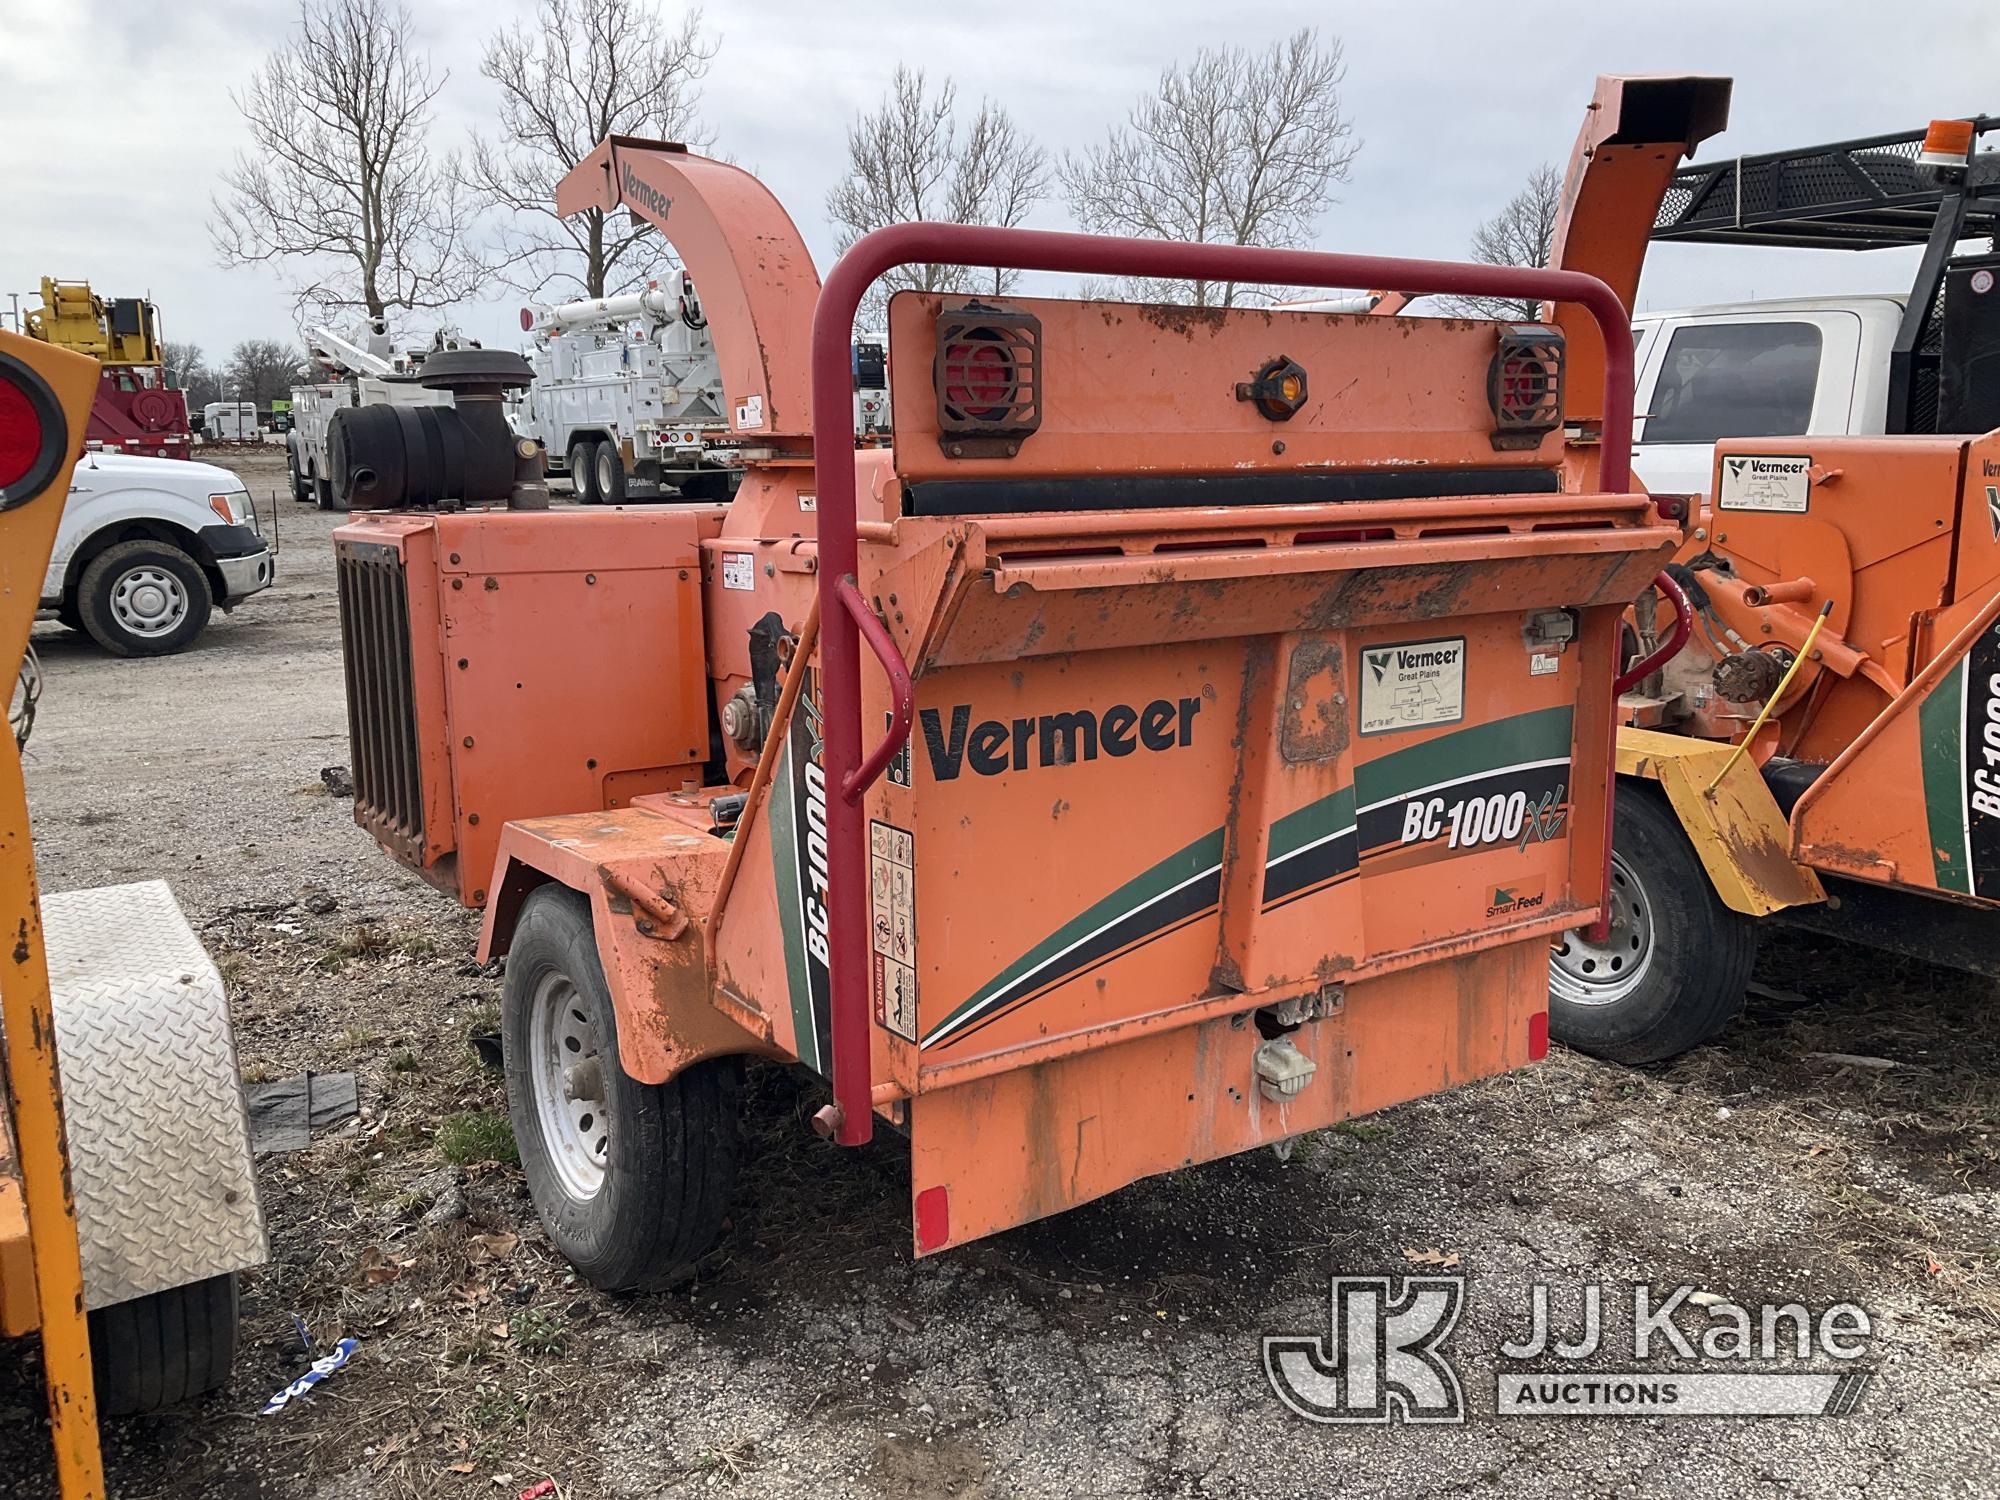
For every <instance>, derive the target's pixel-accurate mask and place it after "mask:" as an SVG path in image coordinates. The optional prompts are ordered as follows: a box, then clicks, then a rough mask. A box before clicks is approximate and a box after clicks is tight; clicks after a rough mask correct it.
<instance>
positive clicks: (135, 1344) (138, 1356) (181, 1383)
mask: <svg viewBox="0 0 2000 1500" xmlns="http://www.w3.org/2000/svg"><path fill="white" fill-rule="evenodd" d="M238 1317H239V1308H238V1303H237V1290H236V1277H235V1276H234V1275H227V1276H211V1277H209V1278H208V1280H206V1281H197V1282H193V1283H191V1284H190V1285H188V1286H176V1287H169V1288H168V1289H167V1290H166V1291H164V1292H154V1293H153V1294H152V1295H150V1296H146V1297H134V1298H133V1299H132V1300H131V1301H130V1302H119V1303H115V1304H113V1305H112V1306H110V1307H100V1308H98V1309H97V1311H96V1312H94V1313H92V1314H91V1315H90V1363H91V1367H92V1368H93V1369H94V1370H95V1371H96V1374H97V1404H98V1407H99V1409H100V1410H102V1411H104V1412H107V1413H109V1414H110V1415H111V1416H114V1417H123V1416H130V1415H132V1414H133V1413H134V1412H144V1411H158V1410H160V1409H161V1408H162V1407H167V1406H173V1405H175V1404H176V1403H177V1402H181V1401H186V1400H189V1399H191V1398H193V1397H195V1396H199V1395H202V1394H203V1393H205V1392H208V1391H212V1390H215V1389H216V1388H217V1387H219V1386H221V1385H223V1384H225V1383H226V1382H227V1381H228V1379H229V1372H230V1370H231V1369H232V1368H233V1367H234V1365H235V1363H236V1325H237V1321H238Z"/></svg>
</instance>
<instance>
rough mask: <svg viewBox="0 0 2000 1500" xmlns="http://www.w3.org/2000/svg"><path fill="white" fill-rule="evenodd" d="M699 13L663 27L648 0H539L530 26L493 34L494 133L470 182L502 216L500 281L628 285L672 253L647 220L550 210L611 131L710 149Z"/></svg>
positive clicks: (485, 63)
mask: <svg viewBox="0 0 2000 1500" xmlns="http://www.w3.org/2000/svg"><path fill="white" fill-rule="evenodd" d="M701 19H702V18H701V11H700V9H699V8H695V9H691V10H689V11H688V12H687V14H686V15H684V16H682V17H681V20H680V24H679V25H677V26H669V25H668V24H667V22H666V21H665V20H664V19H663V18H662V17H661V15H660V13H659V12H658V11H657V10H656V9H655V8H654V7H653V6H652V5H651V4H648V3H645V0H541V6H540V8H539V10H537V12H536V14H535V19H534V21H533V23H532V24H531V25H527V26H523V25H520V24H518V23H517V24H515V25H513V26H510V27H503V28H502V29H501V30H499V31H497V32H495V33H494V35H493V37H492V39H491V40H490V41H488V42H487V44H486V55H485V58H484V59H483V60H482V61H481V63H480V65H479V71H480V72H482V73H484V74H485V75H486V76H487V77H488V78H490V79H492V80H493V82H494V83H496V84H498V85H499V87H500V120H499V123H500V133H499V135H498V136H497V137H495V138H493V139H485V138H481V137H475V138H474V140H473V146H472V157H471V160H470V162H469V163H468V165H467V173H466V175H467V181H468V183H469V184H470V186H471V188H472V190H473V191H474V193H475V194H476V195H477V196H478V197H479V198H480V199H481V200H482V201H483V202H485V203H486V204H488V205H491V206H493V207H495V208H498V209H499V210H501V211H502V212H503V213H504V214H505V215H506V220H505V228H504V229H503V231H502V238H503V240H504V242H505V245H506V250H507V262H506V265H505V266H504V268H503V270H502V277H503V279H504V280H506V281H507V282H508V283H509V284H510V285H513V286H515V287H517V288H519V289H520V290H522V291H524V292H528V293H530V294H532V293H535V292H539V291H541V290H542V289H543V288H544V287H546V286H548V285H549V284H550V283H551V282H554V283H558V284H563V285H567V286H569V287H571V288H573V289H574V291H575V293H576V294H577V295H578V296H583V297H603V296H609V295H615V294H616V293H618V292H622V291H628V290H630V289H632V288H633V287H636V286H639V285H642V284H643V283H644V282H645V281H646V280H647V279H648V278H649V277H651V276H653V275H656V274H657V273H658V272H659V270H660V269H661V267H662V266H663V265H665V264H668V263H669V261H670V256H671V251H670V249H669V247H668V246H667V245H665V244H664V243H663V242H662V241H661V239H660V236H659V235H658V234H657V233H656V232H655V231H654V230H653V227H652V226H651V225H650V224H647V223H645V222H643V221H642V220H639V219H637V218H633V217H630V216H627V215H624V214H618V215H610V214H606V213H605V212H604V211H603V210H602V209H595V208H593V209H590V210H587V211H586V212H584V213H581V214H578V215H577V216H576V217H575V218H573V219H565V218H563V217H562V216H561V215H560V214H558V213H557V212H556V206H555V196H556V184H557V183H558V182H559V181H561V180H562V178H563V176H564V175H565V174H566V173H567V172H568V171H569V169H570V168H571V167H573V166H575V165H576V164H577V163H578V162H580V161H582V160H583V158H584V157H586V156H588V155H589V154H590V152H591V149H592V148H593V147H595V146H596V145H597V143H598V142H599V141H601V140H603V139H604V138H605V137H606V136H607V135H645V136H652V137H655V138H656V139H660V140H673V141H680V142H682V143H684V144H687V145H693V146H706V145H707V144H708V140H707V135H706V133H705V132H704V131H703V129H702V127H701V124H700V117H699V115H698V113H697V106H698V104H699V103H700V97H701V91H700V88H699V84H700V82H701V79H702V76H703V75H704V74H705V73H707V71H708V65H709V62H710V60H711V59H712V58H713V57H714V56H715V50H716V49H715V43H713V42H711V41H709V40H708V39H707V38H706V37H705V36H704V35H703V33H702V29H701Z"/></svg>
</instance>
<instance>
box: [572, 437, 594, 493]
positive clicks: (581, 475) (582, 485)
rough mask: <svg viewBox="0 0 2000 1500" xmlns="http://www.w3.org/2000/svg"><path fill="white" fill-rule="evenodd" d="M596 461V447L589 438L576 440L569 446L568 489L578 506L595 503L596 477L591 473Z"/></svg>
mask: <svg viewBox="0 0 2000 1500" xmlns="http://www.w3.org/2000/svg"><path fill="white" fill-rule="evenodd" d="M596 461H597V445H596V444H595V443H593V442H591V440H590V439H589V438H578V439H577V440H576V442H575V443H573V444H571V445H570V450H569V487H570V492H571V493H572V494H574V495H575V496H576V503H577V504H578V505H595V504H596V503H597V476H596V475H595V474H593V473H592V472H591V465H592V464H594V463H595V462H596Z"/></svg>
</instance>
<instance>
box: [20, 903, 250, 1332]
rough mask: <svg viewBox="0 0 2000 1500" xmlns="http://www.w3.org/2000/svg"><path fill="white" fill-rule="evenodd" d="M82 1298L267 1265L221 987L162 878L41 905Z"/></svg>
mask: <svg viewBox="0 0 2000 1500" xmlns="http://www.w3.org/2000/svg"><path fill="white" fill-rule="evenodd" d="M42 922H43V926H44V928H45V929H46V932H47V937H48V953H49V981H50V984H51V987H52V988H53V990H54V994H55V1017H56V1045H57V1047H58V1049H59V1051H60V1053H61V1057H62V1084H63V1106H64V1113H65V1116H66V1119H67V1124H68V1131H69V1154H70V1174H71V1178H72V1180H73V1181H74V1183H75V1188H76V1218H77V1239H78V1241H79V1243H80V1244H81V1246H82V1250H83V1284H84V1297H85V1301H86V1302H87V1303H88V1304H89V1305H90V1306H91V1307H105V1306H108V1305H110V1304H112V1303H114V1302H124V1301H127V1300H129V1299H130V1298H133V1297H141V1296H145V1295H146V1294H147V1293H150V1292H158V1291H164V1290H166V1289H167V1288H169V1287H175V1286H185V1285H186V1284H188V1283H189V1282H193V1281H200V1280H202V1279H204V1278H206V1277H209V1276H217V1275H220V1274H222V1273H223V1272H225V1271H240V1270H242V1269H244V1268H245V1267H247V1266H254V1265H257V1264H259V1263H260V1262H261V1261H263V1260H264V1259H265V1248H264V1214H263V1209H262V1207H261V1206H260V1205H259V1203H258V1201H257V1180H256V1176H255V1172H254V1170H253V1166H252V1158H251V1154H250V1135H249V1131H248V1129H247V1127H246V1126H245V1123H244V1118H243V1096H242V1092H241V1089H240V1087H239V1085H238V1082H237V1073H236V1044H235V1039H234V1037H233V1035H232V1034H231V1031H230V1027H229V1006H228V1001H227V1000H226V998H225V997H224V995H223V992H222V976H221V975H219V974H218V973H216V970H215V965H214V964H213V963H212V962H210V960H209V957H208V953H207V952H206V950H204V949H203V947H202V946H201V940H200V939H199V938H197V937H196V936H195V934H194V930H193V929H192V928H191V927H189V926H188V924H187V919H186V918H185V917H183V916H182V915H181V910H180V907H179V905H178V904H176V902H175V901H174V897H173V892H171V891H170V890H168V889H167V885H166V882H165V881H161V880H147V881H141V882H139V883H137V884H134V885H114V886H102V887H99V888H98V889H95V890H88V891H69V892H64V893H62V894H58V895H50V896H45V897H43V899H42Z"/></svg>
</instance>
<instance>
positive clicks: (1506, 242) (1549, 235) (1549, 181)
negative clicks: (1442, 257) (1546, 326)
mask: <svg viewBox="0 0 2000 1500" xmlns="http://www.w3.org/2000/svg"><path fill="white" fill-rule="evenodd" d="M1562 192H1563V180H1562V174H1561V173H1560V172H1558V171H1557V170H1556V169H1555V168H1554V167H1552V166H1550V165H1549V164H1548V163H1547V162H1544V163H1542V165H1540V166H1539V167H1536V168H1535V170H1534V171H1532V172H1530V173H1529V174H1528V181H1527V184H1526V185H1525V186H1524V187H1523V188H1522V189H1521V191H1520V192H1518V193H1516V194H1515V195H1514V196H1513V197H1511V198H1509V199H1508V200H1507V205H1506V207H1504V208H1502V209H1501V210H1500V212H1499V213H1497V214H1495V215H1494V216H1493V217H1492V218H1490V219H1488V220H1487V221H1486V222H1485V223H1484V224H1481V225H1480V226H1479V227H1478V228H1477V229H1476V230H1474V231H1473V233H1472V258H1473V259H1474V260H1476V261H1478V262H1479V263H1480V264H1481V265H1484V266H1529V267H1539V266H1546V265H1547V264H1548V263H1549V255H1550V254H1551V252H1553V251H1554V249H1555V243H1556V218H1557V216H1558V215H1559V214H1560V213H1561V212H1562ZM1438 300H1439V303H1440V305H1441V307H1442V308H1443V310H1445V311H1447V312H1450V313H1453V314H1455V315H1456V316H1458V317H1461V318H1508V319H1519V320H1520V321H1522V322H1528V323H1532V322H1534V321H1535V320H1536V319H1538V318H1540V317H1541V315H1542V305H1541V303H1540V302H1537V301H1532V300H1524V299H1521V298H1515V297H1449V298H1440V299H1438Z"/></svg>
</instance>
